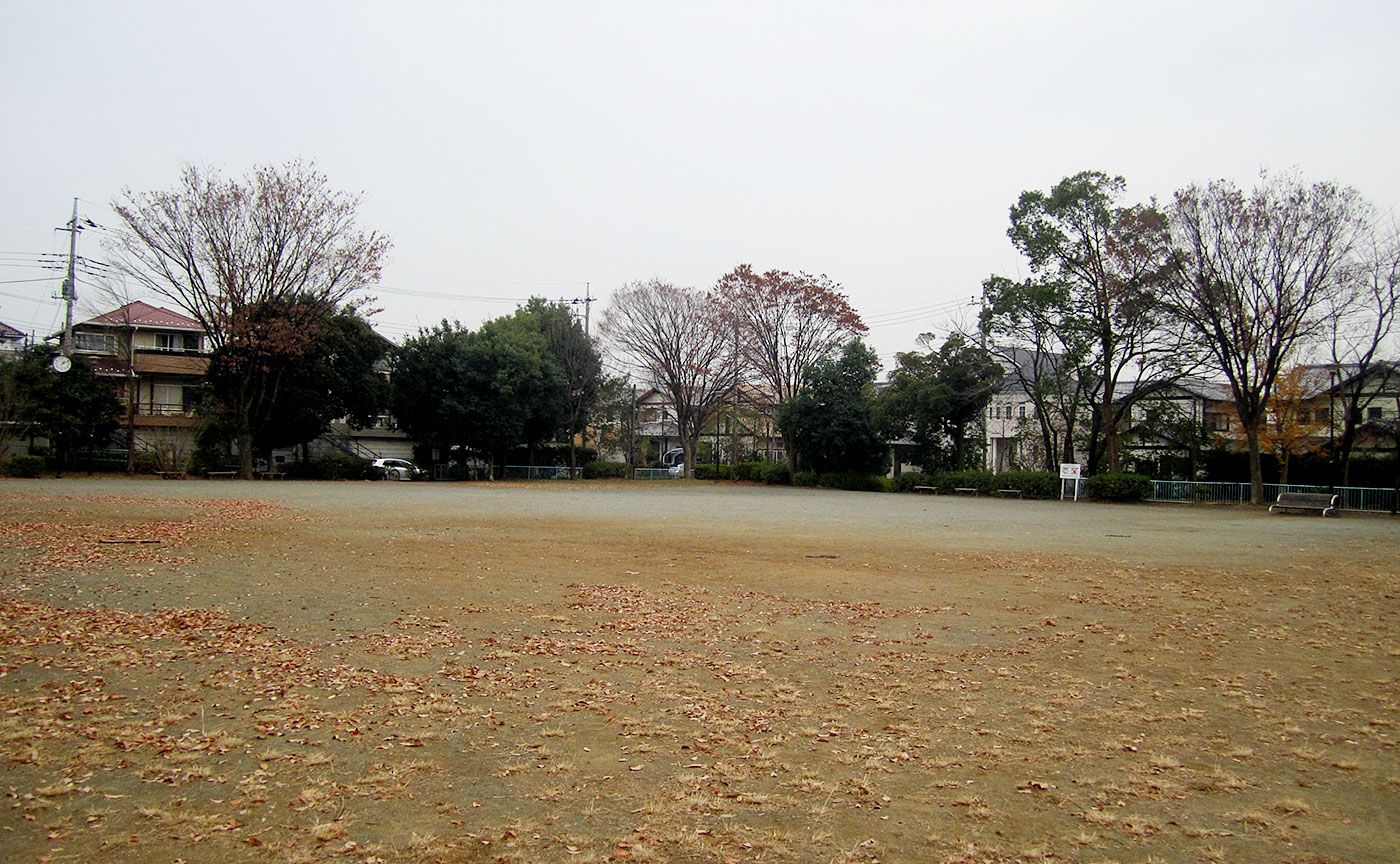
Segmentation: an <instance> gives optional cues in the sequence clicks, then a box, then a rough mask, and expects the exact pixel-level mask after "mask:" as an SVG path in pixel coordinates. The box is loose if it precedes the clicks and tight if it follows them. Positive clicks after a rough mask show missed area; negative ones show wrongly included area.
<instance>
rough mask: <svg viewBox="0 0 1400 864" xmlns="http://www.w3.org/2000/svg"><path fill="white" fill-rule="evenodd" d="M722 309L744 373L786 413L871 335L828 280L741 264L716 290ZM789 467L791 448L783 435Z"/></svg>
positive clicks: (793, 455) (824, 277)
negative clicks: (811, 378) (833, 363)
mask: <svg viewBox="0 0 1400 864" xmlns="http://www.w3.org/2000/svg"><path fill="white" fill-rule="evenodd" d="M714 296H715V300H716V301H717V305H718V306H719V308H720V309H722V310H723V311H724V313H725V316H726V318H727V322H728V324H729V327H730V329H731V331H732V332H731V337H732V339H733V343H732V344H733V348H734V351H735V353H736V355H737V356H738V358H739V360H740V361H741V363H742V365H743V367H744V368H745V369H746V370H748V372H749V373H750V374H751V375H753V376H754V377H755V378H756V379H757V380H758V382H759V383H760V384H762V385H763V386H764V387H766V388H767V389H768V390H769V391H770V392H771V393H772V396H773V399H774V400H775V401H776V403H777V405H778V407H779V408H780V409H781V407H782V405H783V404H785V403H787V402H788V401H789V400H791V399H792V398H793V397H795V396H796V395H797V394H798V393H800V392H801V391H802V389H803V388H804V387H805V386H806V385H807V372H808V370H809V369H811V368H812V366H813V365H814V364H816V363H817V362H819V361H822V360H827V359H830V358H832V357H835V356H837V354H839V353H840V351H841V348H842V347H843V346H844V345H845V344H846V343H848V342H850V341H851V340H852V339H857V338H859V337H861V336H863V335H865V333H866V332H867V328H866V326H865V322H863V321H861V319H860V315H859V314H857V313H856V310H855V309H854V308H852V307H851V304H850V302H849V301H847V299H846V295H845V294H844V293H843V292H842V291H841V286H840V285H838V284H837V283H835V282H833V281H831V280H830V279H828V278H827V277H826V276H824V275H823V276H812V275H809V274H807V273H796V274H793V273H788V272H785V271H782V270H769V271H768V272H766V273H761V274H760V273H756V272H754V270H753V268H752V267H750V266H749V265H748V264H740V265H739V266H738V267H735V268H734V269H733V270H731V271H730V272H728V273H726V274H725V275H723V276H721V277H720V279H719V282H717V283H716V284H715V288H714ZM783 446H784V449H785V450H786V451H787V454H788V465H789V467H792V468H795V467H796V466H795V462H794V457H795V454H794V453H793V448H792V442H791V441H789V440H788V437H787V434H786V433H784V434H783Z"/></svg>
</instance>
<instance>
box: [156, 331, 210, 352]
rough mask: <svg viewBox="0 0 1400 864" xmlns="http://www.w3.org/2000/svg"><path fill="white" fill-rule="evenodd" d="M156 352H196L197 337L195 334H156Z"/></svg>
mask: <svg viewBox="0 0 1400 864" xmlns="http://www.w3.org/2000/svg"><path fill="white" fill-rule="evenodd" d="M156 350H157V351H182V352H183V351H198V350H199V336H198V335H197V334H195V333H157V334H156Z"/></svg>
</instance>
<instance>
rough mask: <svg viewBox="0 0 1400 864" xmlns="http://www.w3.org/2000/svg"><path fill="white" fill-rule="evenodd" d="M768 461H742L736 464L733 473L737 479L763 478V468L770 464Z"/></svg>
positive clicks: (752, 479)
mask: <svg viewBox="0 0 1400 864" xmlns="http://www.w3.org/2000/svg"><path fill="white" fill-rule="evenodd" d="M769 464H771V463H768V462H740V463H739V464H738V465H735V466H734V470H733V472H732V473H733V475H734V479H735V480H746V481H755V480H762V479H763V468H764V466H765V465H769Z"/></svg>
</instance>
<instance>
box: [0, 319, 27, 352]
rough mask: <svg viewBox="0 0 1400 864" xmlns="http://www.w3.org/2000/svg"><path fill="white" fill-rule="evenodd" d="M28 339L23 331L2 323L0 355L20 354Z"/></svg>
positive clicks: (0, 324) (0, 328)
mask: <svg viewBox="0 0 1400 864" xmlns="http://www.w3.org/2000/svg"><path fill="white" fill-rule="evenodd" d="M26 338H27V336H26V334H25V332H24V331H23V330H20V329H18V328H16V327H11V326H10V325H9V324H6V323H5V322H4V321H0V353H10V354H15V353H18V352H19V350H20V349H21V348H23V347H24V343H25V340H26Z"/></svg>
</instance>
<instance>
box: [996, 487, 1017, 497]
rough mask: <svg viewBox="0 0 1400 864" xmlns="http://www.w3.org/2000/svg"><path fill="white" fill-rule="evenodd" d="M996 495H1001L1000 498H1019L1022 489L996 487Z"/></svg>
mask: <svg viewBox="0 0 1400 864" xmlns="http://www.w3.org/2000/svg"><path fill="white" fill-rule="evenodd" d="M997 495H998V497H1001V498H1020V497H1021V495H1022V490H1020V489H998V490H997Z"/></svg>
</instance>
